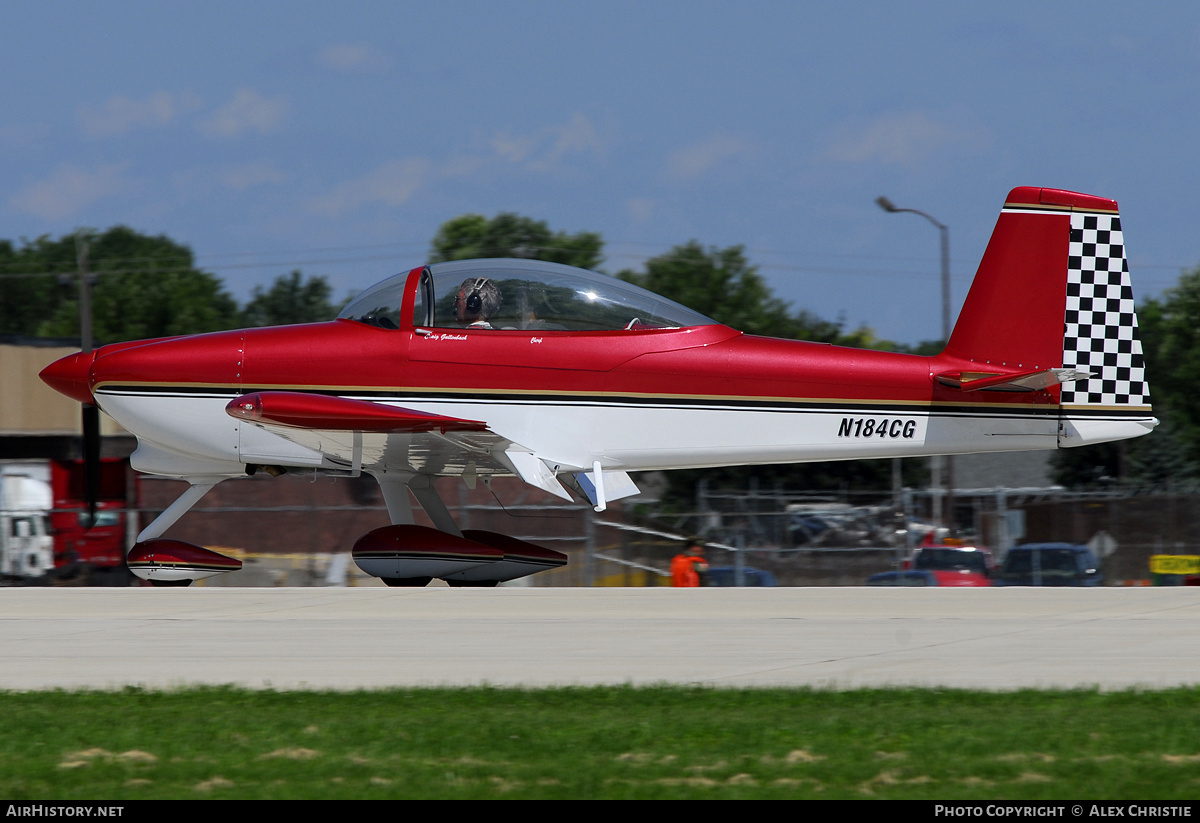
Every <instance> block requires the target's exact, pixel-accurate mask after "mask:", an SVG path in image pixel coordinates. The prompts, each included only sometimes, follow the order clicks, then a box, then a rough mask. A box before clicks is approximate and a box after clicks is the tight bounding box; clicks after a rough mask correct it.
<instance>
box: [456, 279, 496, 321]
mask: <svg viewBox="0 0 1200 823" xmlns="http://www.w3.org/2000/svg"><path fill="white" fill-rule="evenodd" d="M499 309H500V287H499V286H497V285H496V284H495V283H493V282H492V281H491V280H490V279H489V278H487V277H468V278H467V279H466V280H464V281H463V282H462V285H461V286H459V287H458V294H456V295H455V296H454V315H455V317H457V318H458V322H460V323H462V324H464V325H465V326H466V328H468V329H491V328H494V326H492V324H491V323H490V322H488V321H489V319H490V318H491V317H493V316H494V315H495V314H496V312H497V311H498V310H499Z"/></svg>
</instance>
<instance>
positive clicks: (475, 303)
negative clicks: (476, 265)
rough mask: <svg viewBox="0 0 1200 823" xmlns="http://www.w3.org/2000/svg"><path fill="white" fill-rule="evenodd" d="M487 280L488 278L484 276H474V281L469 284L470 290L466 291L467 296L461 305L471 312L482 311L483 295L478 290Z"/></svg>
mask: <svg viewBox="0 0 1200 823" xmlns="http://www.w3.org/2000/svg"><path fill="white" fill-rule="evenodd" d="M488 282H489V281H488V278H486V277H476V278H475V282H473V283H472V284H471V285H470V287H469V289H470V290H469V291H468V292H467V297H466V300H465V302H464V303H463V305H464V306H465V307H466V309H467V311H468V312H470V313H471V314H482V313H483V295H482V294H481V293H480V292H481V291H482V289H483V287H484V286H486V285H487V284H488Z"/></svg>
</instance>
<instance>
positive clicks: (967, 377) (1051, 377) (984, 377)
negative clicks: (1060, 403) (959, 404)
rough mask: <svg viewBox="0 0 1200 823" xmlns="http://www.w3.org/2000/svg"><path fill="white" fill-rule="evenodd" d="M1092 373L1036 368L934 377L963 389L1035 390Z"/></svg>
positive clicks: (1082, 378)
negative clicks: (1031, 369) (1003, 372)
mask: <svg viewBox="0 0 1200 823" xmlns="http://www.w3.org/2000/svg"><path fill="white" fill-rule="evenodd" d="M1091 376H1092V375H1091V374H1089V373H1088V372H1085V371H1079V370H1077V369H1035V370H1033V371H1024V372H1016V373H1010V374H996V373H994V372H964V371H952V372H942V373H941V374H939V375H936V379H937V381H938V382H939V383H941V384H942V385H943V386H950V387H951V388H954V389H961V390H963V391H980V390H981V389H990V390H992V391H1038V390H1039V389H1048V388H1050V387H1051V386H1057V385H1060V384H1062V383H1073V382H1075V381H1076V380H1086V379H1087V378H1089V377H1091Z"/></svg>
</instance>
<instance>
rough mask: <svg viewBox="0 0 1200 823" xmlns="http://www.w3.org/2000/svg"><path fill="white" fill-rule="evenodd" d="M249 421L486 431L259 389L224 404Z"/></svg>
mask: <svg viewBox="0 0 1200 823" xmlns="http://www.w3.org/2000/svg"><path fill="white" fill-rule="evenodd" d="M225 411H226V412H227V413H228V414H229V415H230V416H231V417H236V418H239V419H241V420H247V421H249V422H251V423H273V424H275V425H278V426H289V427H291V428H297V429H324V430H327V431H364V432H410V433H415V432H430V431H440V432H442V433H443V434H444V433H446V432H450V431H486V430H487V424H486V423H482V422H480V421H478V420H462V419H459V418H456V417H443V416H441V415H438V414H428V413H426V412H419V411H413V410H412V409H404V408H399V407H397V406H387V405H384V404H383V403H373V402H371V401H370V400H352V399H348V398H345V397H332V396H330V395H326V394H309V393H306V392H287V391H263V392H253V393H251V394H244V395H242V396H241V397H236V398H234V399H233V400H231V401H230V402H229V404H228V405H227V406H226V407H225Z"/></svg>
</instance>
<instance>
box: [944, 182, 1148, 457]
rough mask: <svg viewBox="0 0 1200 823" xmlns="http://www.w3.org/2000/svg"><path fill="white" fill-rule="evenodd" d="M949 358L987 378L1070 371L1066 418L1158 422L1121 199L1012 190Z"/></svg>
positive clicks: (1065, 385) (1064, 386)
mask: <svg viewBox="0 0 1200 823" xmlns="http://www.w3.org/2000/svg"><path fill="white" fill-rule="evenodd" d="M944 354H945V355H949V356H951V357H954V358H958V359H960V360H966V361H970V362H971V365H972V368H973V369H974V368H978V370H979V371H980V372H989V371H991V369H989V368H988V367H989V366H991V367H993V368H994V369H995V370H996V371H1002V372H1010V371H1011V370H1012V369H1021V370H1022V371H1023V372H1035V371H1043V370H1065V371H1062V372H1060V373H1061V374H1063V375H1065V376H1066V378H1067V379H1065V380H1064V381H1063V383H1062V385H1061V387H1060V388H1059V391H1060V392H1061V394H1060V402H1061V404H1062V407H1063V412H1064V415H1067V414H1070V413H1072V411H1084V410H1090V411H1089V413H1090V412H1118V411H1119V412H1122V413H1129V412H1134V411H1138V412H1139V413H1140V415H1141V416H1142V417H1144V418H1145V419H1147V420H1153V418H1150V417H1149V412H1150V391H1149V387H1148V386H1147V383H1146V374H1145V364H1144V362H1143V360H1142V346H1141V342H1140V341H1139V340H1138V333H1137V317H1136V315H1135V314H1134V301H1133V289H1132V287H1131V285H1130V281H1129V265H1128V263H1127V262H1126V259H1125V242H1124V237H1123V234H1122V231H1121V218H1120V215H1119V213H1118V211H1117V203H1116V201H1114V200H1108V199H1106V198H1102V197H1094V196H1092V195H1087V194H1077V193H1075V192H1069V191H1062V190H1060V189H1046V188H1035V187H1028V186H1025V187H1021V188H1016V189H1013V190H1012V191H1011V192H1009V195H1008V198H1007V200H1006V201H1005V204H1004V209H1003V210H1002V211H1001V213H1000V219H999V220H998V221H997V223H996V228H995V230H994V231H993V233H992V238H991V241H990V242H989V243H988V247H987V251H986V252H985V253H984V256H983V260H982V261H981V262H980V264H979V270H978V272H977V273H976V275H975V280H974V282H973V283H972V284H971V290H970V292H969V293H968V295H967V299H966V302H965V303H964V304H963V308H962V312H961V314H960V315H959V318H958V322H957V323H956V324H955V327H954V331H953V332H952V333H951V335H950V340H949V342H948V343H947V345H946V350H945V352H944ZM1155 422H1156V421H1155ZM1150 426H1153V423H1150ZM1145 431H1149V428H1146V429H1145ZM1126 436H1128V435H1126ZM1084 439H1085V440H1087V441H1088V442H1091V438H1084ZM1105 439H1107V438H1105ZM1060 442H1061V444H1062V445H1076V443H1074V442H1065V441H1062V439H1061V438H1060Z"/></svg>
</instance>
